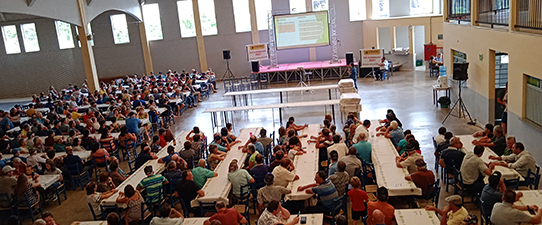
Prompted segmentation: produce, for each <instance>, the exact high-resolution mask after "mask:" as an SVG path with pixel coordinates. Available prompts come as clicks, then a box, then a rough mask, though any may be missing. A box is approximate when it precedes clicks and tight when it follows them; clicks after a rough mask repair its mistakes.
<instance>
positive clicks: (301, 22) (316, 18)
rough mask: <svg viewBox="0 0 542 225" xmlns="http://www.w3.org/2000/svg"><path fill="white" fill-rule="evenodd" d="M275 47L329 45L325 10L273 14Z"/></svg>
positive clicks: (279, 48)
mask: <svg viewBox="0 0 542 225" xmlns="http://www.w3.org/2000/svg"><path fill="white" fill-rule="evenodd" d="M275 36H276V39H277V49H278V50H281V49H288V48H304V47H314V46H324V45H329V26H328V17H327V12H314V13H303V14H293V15H280V16H275Z"/></svg>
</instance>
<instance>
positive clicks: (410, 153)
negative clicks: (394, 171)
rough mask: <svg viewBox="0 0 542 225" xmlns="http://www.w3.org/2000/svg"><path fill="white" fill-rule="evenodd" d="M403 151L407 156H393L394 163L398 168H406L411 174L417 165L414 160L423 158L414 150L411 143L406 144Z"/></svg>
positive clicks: (416, 168)
mask: <svg viewBox="0 0 542 225" xmlns="http://www.w3.org/2000/svg"><path fill="white" fill-rule="evenodd" d="M405 152H406V153H407V157H406V158H402V157H400V156H397V157H396V158H395V164H396V165H397V167H398V168H406V169H407V170H408V173H409V174H413V173H415V172H417V171H418V167H416V160H418V159H422V160H423V156H422V155H420V154H419V153H417V152H416V150H415V149H414V146H412V144H407V146H406V149H405Z"/></svg>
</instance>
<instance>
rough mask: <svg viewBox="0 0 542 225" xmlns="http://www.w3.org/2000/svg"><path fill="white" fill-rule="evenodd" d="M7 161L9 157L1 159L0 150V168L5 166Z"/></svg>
mask: <svg viewBox="0 0 542 225" xmlns="http://www.w3.org/2000/svg"><path fill="white" fill-rule="evenodd" d="M8 162H9V159H3V158H2V153H1V152H0V170H1V169H2V168H4V166H6V164H7V163H8Z"/></svg>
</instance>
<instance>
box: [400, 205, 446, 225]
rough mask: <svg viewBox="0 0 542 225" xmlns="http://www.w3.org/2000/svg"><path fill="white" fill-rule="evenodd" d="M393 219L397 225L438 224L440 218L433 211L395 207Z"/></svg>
mask: <svg viewBox="0 0 542 225" xmlns="http://www.w3.org/2000/svg"><path fill="white" fill-rule="evenodd" d="M395 220H396V221H397V224H398V225H439V224H440V220H439V219H438V217H437V214H435V212H434V211H427V210H425V209H396V210H395Z"/></svg>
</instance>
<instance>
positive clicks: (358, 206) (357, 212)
mask: <svg viewBox="0 0 542 225" xmlns="http://www.w3.org/2000/svg"><path fill="white" fill-rule="evenodd" d="M350 184H351V185H352V187H353V188H354V189H352V190H350V191H348V196H350V200H351V201H352V224H353V225H356V224H357V223H358V220H360V219H361V218H363V217H365V216H366V215H367V209H366V208H365V202H367V201H369V195H367V193H366V192H365V191H363V190H361V181H360V180H359V178H358V177H352V179H350Z"/></svg>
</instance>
